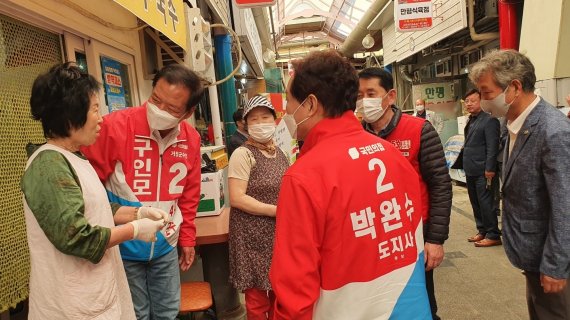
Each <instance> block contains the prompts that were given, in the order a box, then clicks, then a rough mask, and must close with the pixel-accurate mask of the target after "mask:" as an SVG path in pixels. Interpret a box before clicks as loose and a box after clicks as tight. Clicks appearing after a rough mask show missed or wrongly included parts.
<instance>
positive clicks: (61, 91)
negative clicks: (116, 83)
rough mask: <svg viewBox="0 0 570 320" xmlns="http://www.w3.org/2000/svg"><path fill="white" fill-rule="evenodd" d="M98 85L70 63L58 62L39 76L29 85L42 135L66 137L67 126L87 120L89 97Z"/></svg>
mask: <svg viewBox="0 0 570 320" xmlns="http://www.w3.org/2000/svg"><path fill="white" fill-rule="evenodd" d="M99 88H100V84H99V82H97V80H95V78H94V77H93V76H90V75H88V74H86V73H82V72H81V70H80V69H79V68H78V67H77V66H75V64H74V63H73V62H66V63H64V64H57V65H55V66H53V67H52V68H51V69H50V70H49V71H48V72H47V73H44V74H41V75H39V76H38V77H37V78H36V80H34V84H33V85H32V96H31V98H30V110H31V112H32V117H33V118H34V119H35V120H39V121H41V123H42V128H43V130H44V137H46V138H65V137H69V134H70V132H69V131H70V129H72V128H73V129H80V128H82V127H83V126H84V125H85V122H86V121H87V113H88V111H89V105H90V102H91V96H92V95H94V94H97V93H98V92H99Z"/></svg>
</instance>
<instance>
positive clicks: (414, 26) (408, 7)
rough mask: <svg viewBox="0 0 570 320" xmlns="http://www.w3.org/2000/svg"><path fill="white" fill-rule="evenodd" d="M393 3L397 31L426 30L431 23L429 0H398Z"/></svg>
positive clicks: (431, 14) (431, 13)
mask: <svg viewBox="0 0 570 320" xmlns="http://www.w3.org/2000/svg"><path fill="white" fill-rule="evenodd" d="M395 4H396V5H395V6H394V17H396V28H397V31H399V32H412V31H420V30H427V29H429V28H431V26H432V25H433V12H432V4H431V0H398V1H396V2H395Z"/></svg>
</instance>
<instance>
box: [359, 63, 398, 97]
mask: <svg viewBox="0 0 570 320" xmlns="http://www.w3.org/2000/svg"><path fill="white" fill-rule="evenodd" d="M358 78H359V79H372V78H376V79H378V82H379V84H380V86H381V87H382V88H384V90H386V91H390V90H392V89H394V78H392V75H391V74H390V72H388V71H386V70H384V69H382V68H366V69H364V70H362V71H360V73H359V74H358Z"/></svg>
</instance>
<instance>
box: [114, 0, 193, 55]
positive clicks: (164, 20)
mask: <svg viewBox="0 0 570 320" xmlns="http://www.w3.org/2000/svg"><path fill="white" fill-rule="evenodd" d="M114 1H115V2H116V3H118V4H120V5H121V6H122V7H123V8H125V9H127V10H129V11H130V12H132V13H133V14H134V15H135V16H137V17H138V18H139V19H141V20H142V21H144V22H146V23H147V24H148V25H149V26H151V27H153V28H154V29H156V30H158V31H160V32H162V33H163V34H164V35H165V36H167V37H168V39H170V40H172V41H174V42H175V43H176V44H177V45H179V46H181V47H182V48H184V49H185V48H186V18H185V17H184V7H183V5H184V4H183V2H182V0H143V1H133V0H114Z"/></svg>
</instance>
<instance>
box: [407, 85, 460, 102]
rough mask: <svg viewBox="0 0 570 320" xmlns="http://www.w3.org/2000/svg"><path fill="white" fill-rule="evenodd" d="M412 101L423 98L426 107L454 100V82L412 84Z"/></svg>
mask: <svg viewBox="0 0 570 320" xmlns="http://www.w3.org/2000/svg"><path fill="white" fill-rule="evenodd" d="M412 93H413V97H414V101H416V100H417V99H423V100H425V102H426V107H430V106H433V105H438V104H447V103H454V102H455V93H454V83H453V82H436V83H427V84H419V85H414V86H412Z"/></svg>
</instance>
